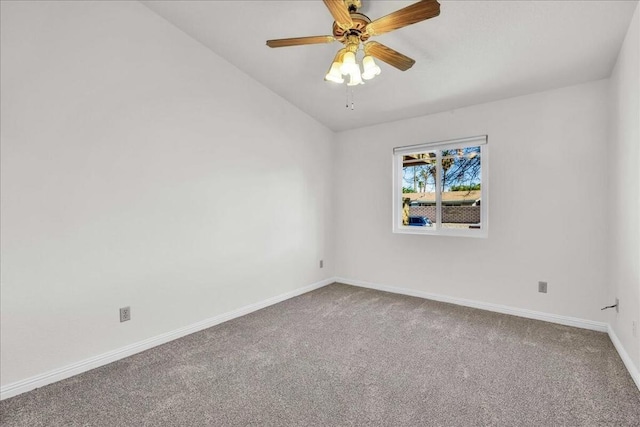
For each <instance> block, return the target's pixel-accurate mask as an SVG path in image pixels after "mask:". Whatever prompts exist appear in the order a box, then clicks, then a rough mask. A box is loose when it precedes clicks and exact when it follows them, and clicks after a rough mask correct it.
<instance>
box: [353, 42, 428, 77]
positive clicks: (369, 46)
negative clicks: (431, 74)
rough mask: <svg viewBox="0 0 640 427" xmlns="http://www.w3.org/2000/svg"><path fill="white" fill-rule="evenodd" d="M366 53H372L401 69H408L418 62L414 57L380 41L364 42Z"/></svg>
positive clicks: (375, 56)
mask: <svg viewBox="0 0 640 427" xmlns="http://www.w3.org/2000/svg"><path fill="white" fill-rule="evenodd" d="M364 52H365V55H371V56H373V57H374V58H378V59H379V60H380V61H384V62H386V63H387V64H389V65H391V66H393V67H396V68H397V69H398V70H400V71H407V70H408V69H409V68H411V67H412V66H413V64H415V63H416V61H414V60H413V59H411V58H409V57H408V56H405V55H403V54H401V53H400V52H397V51H395V50H393V49H391V48H390V47H387V46H385V45H383V44H380V43H378V42H367V43H365V44H364Z"/></svg>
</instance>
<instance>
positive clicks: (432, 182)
mask: <svg viewBox="0 0 640 427" xmlns="http://www.w3.org/2000/svg"><path fill="white" fill-rule="evenodd" d="M436 173H437V169H436V153H435V152H433V151H431V152H424V153H417V154H410V155H406V156H402V196H401V197H402V225H404V226H410V227H422V228H433V227H435V222H436Z"/></svg>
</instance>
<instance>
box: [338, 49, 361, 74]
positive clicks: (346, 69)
mask: <svg viewBox="0 0 640 427" xmlns="http://www.w3.org/2000/svg"><path fill="white" fill-rule="evenodd" d="M355 68H359V67H358V64H356V55H355V54H354V53H353V52H347V53H345V54H344V57H343V58H342V65H341V66H340V72H341V73H342V74H351V73H352V72H353V71H354V69H355ZM358 71H360V70H358Z"/></svg>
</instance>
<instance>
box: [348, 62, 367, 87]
mask: <svg viewBox="0 0 640 427" xmlns="http://www.w3.org/2000/svg"><path fill="white" fill-rule="evenodd" d="M349 75H350V76H351V79H349V83H347V86H357V85H361V84H364V82H363V81H362V75H361V74H360V66H359V65H358V64H356V66H355V68H354V69H353V71H352V72H351V73H350V74H349Z"/></svg>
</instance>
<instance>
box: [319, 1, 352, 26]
mask: <svg viewBox="0 0 640 427" xmlns="http://www.w3.org/2000/svg"><path fill="white" fill-rule="evenodd" d="M322 1H324V4H325V5H326V6H327V9H329V12H331V16H333V19H334V20H335V21H336V24H338V26H339V27H340V28H342V29H343V30H348V29H350V28H352V27H353V21H352V20H351V14H350V13H349V9H347V6H346V5H345V4H344V0H322Z"/></svg>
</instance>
